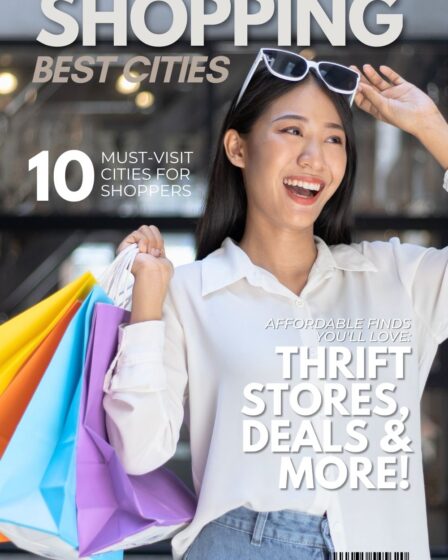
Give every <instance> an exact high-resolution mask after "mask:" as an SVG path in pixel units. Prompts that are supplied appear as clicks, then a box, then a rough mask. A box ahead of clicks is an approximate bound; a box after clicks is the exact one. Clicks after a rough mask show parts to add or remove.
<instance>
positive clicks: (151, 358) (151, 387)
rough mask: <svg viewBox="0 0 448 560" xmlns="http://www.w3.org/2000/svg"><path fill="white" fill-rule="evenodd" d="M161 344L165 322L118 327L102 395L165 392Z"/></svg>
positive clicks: (147, 322) (162, 345)
mask: <svg viewBox="0 0 448 560" xmlns="http://www.w3.org/2000/svg"><path fill="white" fill-rule="evenodd" d="M164 341H165V323H164V321H143V322H140V323H134V324H132V325H128V324H125V323H123V324H121V325H120V326H119V332H118V351H117V354H116V355H115V357H114V359H113V360H112V363H111V364H110V366H109V369H108V370H107V372H106V375H105V378H104V385H103V390H104V392H105V393H113V392H115V391H136V392H145V393H146V392H153V391H160V390H163V389H166V386H167V383H166V374H165V368H164V366H163V348H164Z"/></svg>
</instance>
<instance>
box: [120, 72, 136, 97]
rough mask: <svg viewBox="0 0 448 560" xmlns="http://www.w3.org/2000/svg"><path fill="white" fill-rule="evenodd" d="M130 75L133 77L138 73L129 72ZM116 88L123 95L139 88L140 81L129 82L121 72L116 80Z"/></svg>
mask: <svg viewBox="0 0 448 560" xmlns="http://www.w3.org/2000/svg"><path fill="white" fill-rule="evenodd" d="M131 76H132V77H133V78H138V76H139V75H138V74H137V72H131ZM116 88H117V91H118V92H119V93H122V94H124V95H130V94H132V93H135V92H136V91H138V90H139V89H140V83H139V82H130V81H129V80H127V79H126V78H125V77H124V75H123V74H122V75H121V76H120V77H119V78H118V80H117V84H116Z"/></svg>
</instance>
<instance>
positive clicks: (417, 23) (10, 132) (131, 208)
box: [0, 0, 448, 558]
mask: <svg viewBox="0 0 448 560" xmlns="http://www.w3.org/2000/svg"><path fill="white" fill-rule="evenodd" d="M38 4H39V3H38V2H35V1H34V0H6V1H4V2H2V18H1V21H0V322H3V321H6V320H7V319H8V318H10V317H12V316H14V315H15V314H17V313H18V312H20V311H21V310H23V309H25V308H27V307H29V306H30V305H32V304H34V303H36V302H37V301H39V300H40V299H42V298H44V297H45V296H46V295H48V294H50V293H51V292H52V291H54V290H55V289H57V288H58V287H60V286H62V285H64V284H65V283H67V282H68V281H70V280H71V279H73V278H74V277H76V276H78V275H79V274H80V273H81V272H84V271H85V270H91V271H92V272H94V273H98V274H99V273H100V272H101V270H103V269H104V267H105V266H106V265H107V264H108V263H109V262H111V260H112V259H113V258H114V253H115V248H116V245H117V244H118V242H119V241H120V240H121V239H122V238H123V237H124V236H125V235H126V234H128V233H130V232H131V231H132V230H134V229H136V228H137V227H139V226H140V225H142V224H149V223H152V224H155V225H157V226H158V227H159V228H160V230H161V231H162V233H163V234H164V238H165V242H166V247H167V255H168V257H169V258H170V259H171V260H172V261H173V262H174V264H175V265H180V264H183V263H186V262H190V261H192V260H194V258H195V247H194V235H193V233H194V228H195V224H196V220H197V217H198V216H199V215H200V213H201V209H202V204H203V200H204V196H205V194H206V192H207V176H208V171H209V165H210V160H211V155H212V153H213V149H214V147H215V142H216V137H217V134H218V130H219V127H220V124H221V120H222V118H223V116H224V114H225V112H226V109H227V107H228V104H229V101H230V99H231V97H232V96H233V94H234V93H235V91H236V90H237V89H239V87H240V85H241V83H242V80H243V79H244V77H245V75H246V73H247V71H248V69H249V68H250V66H251V64H252V62H253V59H254V57H255V56H256V54H257V52H258V49H259V48H260V47H261V46H276V28H275V26H274V25H270V26H265V28H260V29H257V30H256V31H254V33H253V37H251V40H250V44H249V46H248V47H246V48H235V47H234V46H233V28H232V27H231V26H223V27H222V28H221V29H218V28H217V29H215V30H213V32H211V33H210V34H209V36H208V37H207V42H206V46H205V47H204V48H201V49H194V48H191V47H190V46H189V42H188V36H186V37H185V38H184V39H185V40H184V41H182V42H179V43H177V44H176V45H175V46H173V48H171V49H169V48H167V49H164V50H163V52H162V51H160V50H154V49H152V50H151V49H150V48H148V47H145V46H144V45H142V44H141V43H139V42H137V41H135V40H134V39H133V38H132V36H131V37H130V43H129V45H128V47H127V48H121V49H119V48H114V47H111V46H110V41H108V38H109V37H108V30H107V28H106V27H105V28H104V30H102V41H101V42H100V44H99V45H98V46H97V47H96V48H94V49H92V48H84V47H82V46H81V45H80V44H79V43H77V44H74V45H73V46H71V47H70V48H68V49H65V50H59V49H48V48H45V47H43V46H39V44H38V43H36V40H35V38H36V36H37V33H38V31H39V29H40V28H41V27H42V24H43V23H44V20H43V19H42V18H43V16H42V14H41V12H40V10H39V5H38ZM99 4H101V3H99ZM103 4H105V5H106V6H107V1H106V2H103ZM130 4H132V2H130ZM321 4H322V5H323V6H325V7H326V8H327V13H330V12H331V11H328V7H329V6H330V5H331V2H330V1H327V2H324V1H322V2H321ZM348 5H350V2H348ZM70 9H72V10H73V13H74V14H78V16H79V2H78V3H77V2H75V3H74V5H73V7H72V8H70ZM154 9H155V10H156V11H155V12H151V17H153V18H155V20H157V21H158V22H159V23H160V25H161V27H163V25H164V21H165V20H166V18H167V17H168V15H167V14H166V13H165V12H164V11H163V9H161V11H160V12H158V11H157V10H158V8H154ZM375 10H376V11H375ZM381 10H383V11H384V10H385V8H384V6H383V7H381ZM378 11H379V9H377V8H375V7H373V8H372V9H371V10H369V11H368V12H367V14H366V18H367V20H366V21H367V23H368V27H370V29H372V30H373V31H375V30H377V32H379V30H380V29H381V27H380V26H377V25H376V24H375V15H376V13H378ZM389 12H399V13H404V21H405V28H404V32H403V34H402V36H401V38H400V40H398V41H396V42H395V43H394V44H393V45H390V46H388V47H384V48H369V47H366V46H364V45H363V44H361V43H360V42H359V41H357V40H356V39H355V38H354V37H353V36H352V35H351V34H350V33H348V41H347V46H345V47H332V46H331V45H329V44H328V41H326V40H325V38H324V37H323V36H322V33H320V31H319V29H318V28H317V27H316V26H314V27H312V31H313V33H312V37H313V41H312V48H305V49H300V48H298V49H296V50H297V51H298V52H302V54H303V55H304V56H306V57H307V58H310V59H313V58H316V57H318V58H319V59H329V60H333V61H336V62H340V63H342V64H347V65H348V64H355V65H357V66H358V67H361V66H362V64H364V63H370V64H373V65H374V66H375V67H378V66H379V65H380V64H386V65H388V66H391V67H392V68H394V69H395V70H396V71H397V72H398V73H400V74H401V75H403V76H404V77H405V78H406V79H407V80H409V81H411V82H413V83H415V84H416V85H417V86H419V87H420V88H422V89H423V90H424V91H426V92H427V93H428V94H429V95H430V96H431V97H432V98H433V99H434V101H435V102H436V103H437V104H438V106H439V107H440V109H441V111H442V112H443V114H444V115H445V117H447V116H448V9H447V4H446V1H445V0H432V1H431V3H429V4H428V3H423V2H422V1H421V0H420V1H418V0H407V1H406V3H404V2H403V1H401V2H398V3H397V6H394V8H391V9H390V10H389ZM168 21H169V20H168ZM67 54H68V55H74V56H77V55H81V54H87V55H89V54H90V55H100V54H102V55H106V56H107V55H118V56H119V63H117V64H116V65H114V66H112V67H111V70H110V72H109V74H108V79H107V81H106V82H105V83H103V84H100V83H98V79H97V77H98V72H99V68H97V69H96V70H95V72H96V74H95V76H96V77H95V79H94V80H93V81H92V82H91V83H90V84H82V85H77V84H73V83H70V84H47V85H45V84H42V85H39V86H38V85H34V84H32V83H31V80H32V76H33V71H34V66H35V63H36V58H37V56H39V55H46V56H53V57H54V56H58V55H67ZM195 54H200V55H206V56H209V57H210V58H212V57H213V56H215V55H224V56H227V57H229V59H230V67H229V68H230V74H229V77H228V79H227V80H226V81H225V82H223V83H219V84H210V83H209V82H207V81H204V83H201V84H178V83H176V82H175V81H173V82H172V83H169V84H166V83H162V82H159V83H154V84H149V83H146V82H144V83H143V84H141V85H140V86H137V85H135V84H132V83H129V82H127V81H126V80H125V79H124V78H123V76H122V68H123V64H124V63H125V62H126V60H127V59H128V58H130V57H132V56H138V55H142V56H147V57H149V58H151V57H153V56H155V55H184V56H185V55H195ZM355 120H356V123H355V129H356V134H357V140H358V148H359V170H358V175H357V186H356V191H355V200H354V207H353V211H354V217H355V219H354V224H355V234H354V240H355V241H360V240H363V239H367V240H374V239H381V240H387V239H389V238H390V237H392V236H394V235H397V236H399V237H400V238H401V240H402V241H409V242H413V243H418V244H421V245H424V246H433V247H445V246H446V245H448V220H447V218H448V193H446V192H445V191H443V189H442V181H443V170H442V169H441V168H440V166H439V165H438V164H437V163H436V162H435V161H434V160H433V159H432V157H431V156H430V155H429V154H428V153H427V152H426V151H425V150H424V148H423V147H422V146H421V145H419V143H418V142H417V140H416V139H415V138H413V137H411V136H409V135H406V134H404V133H401V131H399V130H397V129H395V128H393V127H390V126H388V125H384V124H381V123H378V122H375V121H374V120H373V119H372V118H371V117H369V116H367V115H365V114H363V113H361V112H360V111H359V110H357V109H355ZM69 149H77V150H82V151H83V152H85V153H87V154H88V155H89V157H90V158H91V160H92V162H93V165H94V167H95V170H96V176H97V182H96V183H95V185H94V189H93V191H92V194H91V195H90V196H89V197H88V198H87V199H86V200H84V201H82V202H79V203H73V202H66V201H64V200H63V199H62V198H61V197H59V196H58V195H57V193H56V192H55V190H54V188H53V185H52V183H51V175H50V189H49V193H50V196H49V201H48V202H39V203H38V202H36V172H35V171H32V172H29V171H28V160H29V159H30V158H32V157H34V156H35V155H36V154H38V153H40V152H41V151H43V150H47V151H48V152H49V163H50V169H52V168H53V166H54V163H55V161H56V160H57V158H58V157H59V156H60V155H61V154H62V153H63V152H64V151H66V150H69ZM130 151H149V152H158V153H161V152H164V151H179V152H181V151H184V152H185V151H189V152H192V156H191V161H190V163H189V165H188V166H187V167H188V168H189V171H190V176H189V178H188V180H185V181H184V183H188V186H189V190H190V192H191V196H188V197H176V196H170V197H163V196H157V195H156V196H154V195H153V196H114V197H104V196H102V195H101V179H100V178H99V171H100V170H101V169H102V168H103V167H104V164H103V163H102V161H101V154H102V153H103V152H104V153H108V154H110V153H113V152H120V153H124V152H130ZM120 167H123V168H126V169H131V168H132V169H138V167H139V166H138V164H129V163H128V164H126V163H124V164H123V165H120ZM171 167H174V168H178V169H180V168H181V167H184V166H182V165H180V164H179V165H171ZM79 183H80V168H79V166H77V165H69V167H68V169H67V184H68V185H69V186H73V187H76V186H79ZM118 183H123V182H122V181H118ZM124 183H126V182H124ZM139 183H141V184H145V181H143V182H142V181H139ZM176 183H179V181H176ZM181 185H182V182H181ZM447 402H448V346H447V343H445V344H443V345H441V346H440V347H439V351H438V354H437V356H436V359H435V361H434V364H433V368H432V371H431V374H430V376H429V378H428V382H427V385H426V389H425V392H424V395H423V398H422V403H421V407H422V442H423V455H424V469H425V484H426V500H427V508H428V521H429V532H430V542H431V550H432V555H433V557H434V558H442V557H447V558H448V438H447V437H446V434H448V407H447ZM168 466H169V467H170V468H172V469H173V470H174V471H175V472H176V473H178V474H179V475H180V476H181V477H182V478H183V479H184V480H185V481H186V482H187V484H188V485H189V486H190V487H191V488H193V485H192V481H191V472H190V452H189V444H188V433H187V431H183V432H182V435H181V441H180V444H179V446H178V449H177V452H176V455H175V456H174V458H173V459H172V460H171V461H170V462H169V464H168ZM169 550H170V548H169V543H168V542H163V543H157V544H156V545H153V546H150V547H146V549H144V550H140V551H138V552H139V553H140V554H147V555H153V554H154V555H160V554H166V555H167V554H168V553H169ZM13 553H14V547H13V546H12V545H10V544H3V545H0V557H2V555H4V556H5V557H8V555H11V557H12V555H13ZM14 558H18V556H15V555H14Z"/></svg>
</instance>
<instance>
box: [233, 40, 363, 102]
mask: <svg viewBox="0 0 448 560" xmlns="http://www.w3.org/2000/svg"><path fill="white" fill-rule="evenodd" d="M262 60H263V61H264V63H265V66H266V68H267V69H268V70H269V72H270V73H271V74H273V75H274V76H277V77H278V78H281V79H283V80H289V81H291V82H299V81H300V80H303V79H304V78H305V76H306V75H307V74H308V72H309V71H310V68H314V69H315V70H316V73H317V75H318V76H319V78H320V79H321V80H322V81H323V82H324V84H325V85H326V86H327V88H328V89H331V90H332V91H335V92H336V93H341V94H345V95H350V107H351V106H352V104H353V100H354V99H355V95H356V90H357V89H358V85H359V82H360V79H361V76H360V74H359V73H358V72H356V71H355V70H352V69H351V68H348V67H347V66H343V65H342V64H337V63H336V62H327V61H322V62H314V61H313V60H307V59H306V58H304V57H303V56H300V55H299V54H296V53H293V52H290V51H284V50H282V49H269V48H264V49H260V50H259V51H258V54H257V57H256V58H255V60H254V63H253V64H252V67H251V69H250V70H249V73H248V74H247V76H246V79H245V80H244V83H243V86H242V88H241V90H240V93H239V95H238V99H237V101H236V104H235V107H236V106H237V105H238V103H239V102H240V101H241V98H242V97H243V93H244V92H245V91H246V89H247V86H248V85H249V82H250V81H251V79H252V77H253V75H254V74H255V70H256V69H257V67H258V65H259V64H260V62H261V61H262Z"/></svg>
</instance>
